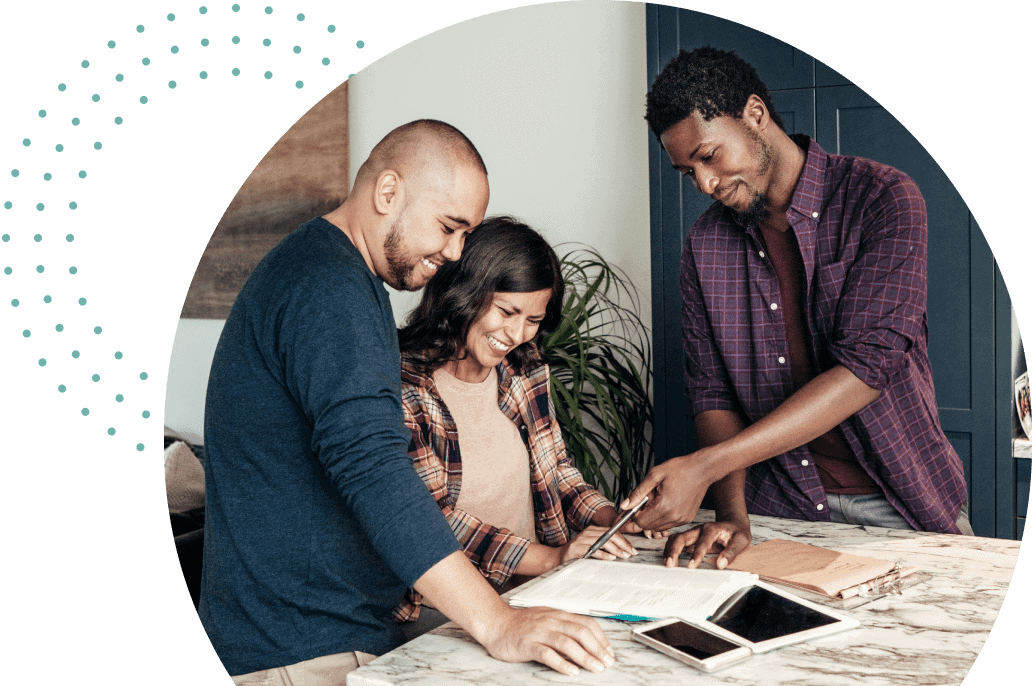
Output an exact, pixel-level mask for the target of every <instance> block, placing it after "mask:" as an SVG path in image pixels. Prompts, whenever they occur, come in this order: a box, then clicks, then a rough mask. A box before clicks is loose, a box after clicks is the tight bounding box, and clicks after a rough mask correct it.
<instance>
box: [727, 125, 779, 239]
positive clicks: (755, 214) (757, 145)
mask: <svg viewBox="0 0 1034 686" xmlns="http://www.w3.org/2000/svg"><path fill="white" fill-rule="evenodd" d="M744 129H745V131H746V133H747V137H748V138H750V139H751V141H753V142H754V162H755V164H756V165H757V171H756V173H757V175H758V176H763V175H765V174H767V173H768V171H769V169H770V168H771V166H772V148H771V146H770V145H769V144H768V143H766V142H765V141H764V140H763V139H762V138H761V136H759V135H758V134H757V132H756V131H754V129H752V128H750V127H747V126H744ZM765 211H766V210H765V195H764V194H763V193H761V192H758V191H755V192H754V195H753V196H752V197H751V199H750V204H749V205H747V209H745V210H743V211H742V212H737V211H736V210H731V212H732V216H733V217H735V218H736V221H737V222H739V223H740V225H741V226H746V227H750V226H757V225H758V224H760V223H761V222H762V220H763V219H764V218H765Z"/></svg>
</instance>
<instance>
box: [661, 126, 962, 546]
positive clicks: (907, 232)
mask: <svg viewBox="0 0 1034 686" xmlns="http://www.w3.org/2000/svg"><path fill="white" fill-rule="evenodd" d="M793 138H794V141H795V142H796V143H797V144H798V145H799V146H801V147H802V148H804V149H805V150H806V152H807V159H806V161H805V164H804V168H803V169H802V170H801V176H800V179H799V180H798V182H797V187H796V189H795V191H794V196H793V200H792V201H791V204H790V208H789V209H788V210H787V212H786V218H787V220H788V221H789V222H790V225H791V227H792V229H793V232H794V236H795V237H796V239H797V243H798V245H799V246H800V250H801V258H802V260H803V262H804V269H805V273H806V279H807V281H806V284H805V287H806V293H805V294H804V312H805V317H806V325H807V327H808V331H809V334H810V338H811V350H810V353H811V354H812V355H813V359H815V360H816V361H817V363H818V367H819V369H820V371H825V370H827V369H830V368H832V367H834V366H835V365H843V366H844V367H846V368H847V369H849V370H851V372H852V373H853V374H854V375H855V376H857V377H858V378H859V379H861V381H862V382H863V383H865V384H866V385H867V386H869V387H870V388H874V389H877V390H879V391H881V394H880V397H878V398H877V399H876V400H875V401H873V402H872V403H871V404H869V405H868V406H866V407H864V408H862V409H861V410H859V411H858V412H856V413H855V414H854V415H852V416H850V417H848V418H847V420H845V421H844V422H842V423H841V424H840V430H841V432H842V433H843V436H844V438H845V439H846V441H847V444H848V445H849V446H850V448H851V451H852V452H853V453H854V455H855V457H856V458H857V459H858V462H859V464H860V465H861V466H862V468H863V469H864V470H865V471H866V473H867V474H868V475H869V476H870V477H871V478H872V479H873V481H875V482H876V483H877V485H879V487H880V489H881V490H882V491H883V493H884V495H886V497H887V500H888V501H889V502H890V503H891V504H892V505H893V506H894V507H895V509H897V511H898V512H900V513H901V515H902V516H903V517H904V518H905V519H906V520H907V521H908V523H909V524H910V525H911V526H912V527H913V528H915V529H919V530H923V531H938V532H946V533H956V534H957V533H959V529H958V527H957V526H956V524H955V521H956V519H958V515H959V508H960V507H961V506H962V504H963V503H964V502H965V500H966V481H965V476H964V474H963V468H962V461H961V460H960V459H959V457H958V455H957V454H956V453H955V450H954V448H952V446H951V443H949V442H948V439H947V437H946V436H945V435H944V431H943V430H942V429H941V425H940V420H939V419H938V416H937V402H936V400H935V399H934V388H933V373H932V371H931V368H930V359H929V357H928V355H927V347H926V343H927V324H926V240H927V226H926V205H925V203H924V202H923V197H922V195H921V194H920V192H919V188H918V187H917V186H916V184H915V183H914V182H913V181H912V179H910V178H908V176H906V175H905V174H903V173H901V172H899V171H898V170H896V169H894V168H892V167H888V166H887V165H884V164H880V163H878V162H873V161H871V160H866V159H862V158H859V157H845V156H842V155H830V154H827V153H826V152H825V151H824V150H823V149H822V148H821V147H819V145H818V143H816V142H815V141H813V140H810V139H809V138H807V137H806V136H794V137H793ZM757 234H758V230H757V228H756V227H744V226H741V225H740V224H738V223H737V222H736V220H735V218H734V217H733V215H732V213H731V212H730V211H729V210H728V209H726V208H724V207H722V206H721V205H720V204H719V203H715V204H714V205H712V206H711V208H710V209H708V210H707V211H706V212H705V213H704V214H702V215H701V216H700V218H699V219H698V220H697V222H696V224H694V225H693V227H692V228H691V229H690V231H689V233H688V234H687V236H686V243H685V247H684V250H683V253H682V280H681V287H682V316H683V322H682V331H683V342H684V346H685V351H686V391H687V394H688V396H689V400H690V405H691V407H692V413H693V414H694V415H696V414H698V413H700V412H703V411H705V410H729V411H732V412H737V413H739V414H740V415H741V416H743V417H744V418H745V419H746V420H747V422H748V423H753V422H756V421H758V420H760V419H761V418H762V417H764V416H766V415H768V414H769V413H771V412H772V411H773V410H775V409H776V407H778V406H779V405H780V404H781V403H782V402H783V401H784V400H786V398H788V397H789V396H790V394H792V393H793V390H794V387H793V379H792V376H791V371H790V365H789V364H786V358H787V357H788V353H787V350H788V348H787V342H786V329H785V326H784V324H783V319H782V316H783V315H782V310H781V306H780V304H779V299H780V291H779V281H778V279H777V277H776V274H775V270H774V269H773V268H772V266H771V264H770V263H769V259H768V257H766V255H765V252H764V247H763V246H762V244H761V242H760V241H759V240H758V237H757ZM810 458H811V455H810V453H809V452H808V447H807V446H806V445H805V446H801V447H799V448H795V449H794V450H790V451H788V452H786V453H784V454H782V455H777V456H776V457H774V458H772V459H770V460H765V461H764V462H761V463H759V464H756V465H754V466H752V467H751V468H750V469H749V470H748V473H747V483H746V497H747V509H748V511H749V512H750V513H751V514H760V515H770V516H775V517H788V518H794V519H808V520H812V521H829V517H830V515H829V508H828V507H827V502H826V492H825V489H823V487H822V482H821V479H820V477H819V474H818V472H817V470H816V468H815V464H814V460H812V459H810Z"/></svg>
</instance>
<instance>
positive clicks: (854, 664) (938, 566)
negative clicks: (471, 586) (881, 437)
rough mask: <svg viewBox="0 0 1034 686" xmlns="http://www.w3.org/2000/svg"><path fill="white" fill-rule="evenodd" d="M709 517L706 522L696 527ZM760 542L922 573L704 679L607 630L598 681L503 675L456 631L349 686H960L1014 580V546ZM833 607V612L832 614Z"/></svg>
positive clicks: (512, 668) (790, 534)
mask: <svg viewBox="0 0 1034 686" xmlns="http://www.w3.org/2000/svg"><path fill="white" fill-rule="evenodd" d="M710 515H711V513H709V512H702V513H701V517H700V518H699V519H700V520H701V521H703V520H706V519H708V518H710ZM751 528H752V531H753V534H754V541H755V542H756V543H759V542H761V541H763V540H767V539H769V538H792V539H795V540H798V541H803V542H805V543H811V544H812V545H818V546H823V547H826V548H831V549H835V550H839V551H842V552H850V553H857V554H860V555H868V556H870V557H877V558H883V559H891V560H898V561H900V562H901V563H902V565H903V566H913V567H917V568H918V569H920V570H921V572H922V575H921V577H920V578H921V581H919V582H918V583H915V584H914V585H912V586H911V587H907V588H905V589H904V591H903V592H902V594H901V595H900V596H887V597H883V598H879V599H877V600H874V601H872V602H869V603H867V604H865V605H862V606H860V607H857V608H855V609H850V610H844V609H841V610H840V611H841V612H844V613H845V614H849V615H851V616H853V617H854V618H856V619H858V620H859V621H860V622H861V623H862V626H861V628H859V629H854V630H852V631H848V632H845V633H842V634H837V635H834V636H829V637H826V638H823V639H819V640H815V641H810V642H807V643H799V644H796V645H792V646H788V647H786V648H783V649H781V650H776V651H773V652H771V653H766V654H763V655H756V656H754V657H752V658H750V659H749V660H747V661H746V662H743V663H741V664H740V665H736V666H733V667H730V668H727V669H724V670H721V671H719V672H717V673H714V674H704V673H703V672H699V671H697V670H695V669H693V668H691V667H688V666H684V665H682V664H681V663H679V662H677V661H675V660H673V659H671V658H669V657H666V656H665V655H662V654H661V653H659V652H657V651H655V650H653V649H651V648H648V647H646V646H644V645H642V644H640V643H637V642H634V641H632V638H631V633H630V632H631V630H630V627H631V625H629V624H624V623H621V622H616V621H611V620H600V625H601V626H602V627H603V629H604V631H605V632H606V634H607V637H608V639H609V640H610V642H611V645H612V646H613V647H614V650H615V652H616V655H617V664H615V665H614V667H612V668H610V669H608V670H606V671H604V672H603V673H601V674H592V673H590V672H587V671H582V672H581V673H580V674H579V675H578V676H577V677H567V676H563V675H561V674H558V673H556V672H553V671H552V670H550V669H548V668H546V667H543V666H541V665H538V664H534V663H524V664H508V663H504V662H499V661H497V660H494V659H493V658H491V657H489V656H488V654H487V653H486V652H485V650H484V649H483V648H482V647H481V646H479V645H477V644H476V643H474V641H473V640H472V639H471V638H470V637H469V636H468V635H467V634H466V632H464V631H463V630H462V629H459V628H458V627H456V626H455V625H453V624H451V623H450V624H446V625H445V626H443V627H441V628H439V629H437V630H435V631H433V632H431V633H429V634H425V635H424V636H421V637H419V638H417V639H416V640H414V641H411V642H409V643H407V644H406V645H404V646H402V647H400V648H398V649H396V650H394V651H392V652H390V653H388V654H387V655H384V656H382V657H380V658H378V659H377V660H375V661H373V662H371V663H370V664H368V665H366V666H365V667H362V668H360V669H359V670H357V671H355V672H353V673H352V674H351V675H349V677H348V686H388V685H395V684H407V685H414V686H415V685H426V686H431V685H435V686H438V685H444V684H481V685H491V686H496V685H498V686H519V685H521V684H544V683H562V684H568V683H569V684H597V685H604V684H606V685H611V684H613V685H618V684H622V685H624V684H628V685H636V684H642V685H644V686H645V685H647V684H648V685H650V686H663V685H666V684H684V683H687V682H692V683H715V684H743V685H747V684H749V685H751V686H754V685H756V684H794V685H795V686H839V685H841V684H843V685H848V684H850V685H852V686H854V685H857V684H872V685H874V686H875V685H879V686H884V685H886V684H909V685H910V686H912V685H916V684H924V685H938V686H939V685H941V684H945V685H947V684H959V683H961V682H962V680H963V679H964V678H965V676H966V673H967V672H968V671H969V668H970V667H971V666H972V664H973V662H974V660H976V656H977V653H978V652H979V651H980V648H981V647H982V646H983V644H984V641H985V640H986V639H987V635H988V633H989V632H990V630H991V625H992V623H993V622H994V620H995V617H996V616H997V615H998V610H999V608H1000V607H1001V605H1002V602H1003V600H1004V599H1005V592H1006V589H1007V587H1008V585H1009V580H1010V578H1011V577H1012V571H1013V566H1014V565H1015V563H1016V555H1017V553H1018V552H1019V541H1005V540H998V539H991V538H975V537H967V536H951V535H947V534H926V533H919V532H914V531H898V530H893V529H882V528H875V527H857V526H850V525H841V524H820V523H812V522H800V521H794V520H786V519H777V518H773V517H752V518H751ZM634 543H635V544H636V545H637V547H639V548H640V550H641V551H642V552H641V553H640V554H639V555H638V556H636V557H635V558H633V560H634V561H635V562H637V563H640V564H659V563H660V557H661V555H660V549H661V548H662V547H663V543H661V542H659V541H650V540H648V539H645V538H641V537H636V538H635V540H634ZM834 603H835V601H831V604H834Z"/></svg>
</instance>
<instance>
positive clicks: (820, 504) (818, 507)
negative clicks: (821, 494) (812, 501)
mask: <svg viewBox="0 0 1034 686" xmlns="http://www.w3.org/2000/svg"><path fill="white" fill-rule="evenodd" d="M822 508H823V505H822V503H819V504H818V505H816V506H815V509H816V510H821V509H822Z"/></svg>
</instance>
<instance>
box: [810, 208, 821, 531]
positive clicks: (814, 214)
mask: <svg viewBox="0 0 1034 686" xmlns="http://www.w3.org/2000/svg"><path fill="white" fill-rule="evenodd" d="M811 216H812V217H813V218H815V219H818V218H819V213H818V212H812V213H811ZM819 509H820V510H821V509H822V508H821V507H819Z"/></svg>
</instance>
